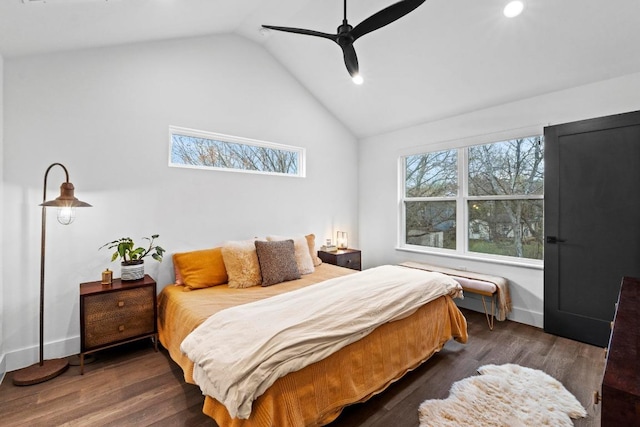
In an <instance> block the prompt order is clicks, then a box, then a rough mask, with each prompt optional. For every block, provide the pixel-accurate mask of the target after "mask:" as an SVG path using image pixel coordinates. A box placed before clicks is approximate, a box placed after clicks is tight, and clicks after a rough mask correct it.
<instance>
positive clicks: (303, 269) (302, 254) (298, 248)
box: [267, 236, 315, 274]
mask: <svg viewBox="0 0 640 427" xmlns="http://www.w3.org/2000/svg"><path fill="white" fill-rule="evenodd" d="M289 239H291V240H293V247H294V250H295V255H296V264H298V271H299V272H300V274H309V273H313V272H314V271H315V267H314V266H313V259H312V258H311V254H310V253H309V245H308V244H307V238H306V237H304V236H295V237H285V236H267V240H268V241H278V240H289Z"/></svg>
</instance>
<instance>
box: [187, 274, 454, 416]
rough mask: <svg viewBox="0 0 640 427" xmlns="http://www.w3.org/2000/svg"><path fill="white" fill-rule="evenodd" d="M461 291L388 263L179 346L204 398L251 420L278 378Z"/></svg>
mask: <svg viewBox="0 0 640 427" xmlns="http://www.w3.org/2000/svg"><path fill="white" fill-rule="evenodd" d="M275 286H277V285H275ZM460 292H461V287H460V285H459V284H458V283H457V282H456V281H455V280H453V279H452V278H450V277H448V276H446V275H444V274H440V273H434V272H427V271H422V270H416V269H412V268H406V267H401V266H396V265H385V266H381V267H376V268H371V269H368V270H365V271H362V272H360V273H356V274H351V275H347V276H342V277H337V278H335V279H330V280H327V281H324V282H321V283H317V284H315V285H312V286H308V287H306V288H302V289H298V290H296V291H292V292H287V293H285V294H281V295H277V296H274V297H271V298H267V299H264V300H260V301H256V302H252V303H248V304H244V305H239V306H236V307H231V308H228V309H225V310H222V311H220V312H218V313H216V314H214V315H212V316H211V317H210V318H209V319H207V320H206V321H204V322H203V323H202V324H201V325H200V326H198V327H197V328H196V329H195V330H194V331H193V332H191V334H189V335H188V336H187V337H186V338H185V339H184V341H183V342H182V344H181V347H180V348H181V350H182V352H183V353H185V354H186V355H187V356H188V357H189V359H191V361H192V362H193V363H194V370H193V378H194V380H195V381H196V383H197V384H198V385H199V386H200V389H201V390H202V392H203V393H204V394H206V395H209V396H212V397H214V398H215V399H216V400H218V401H219V402H221V403H223V404H224V405H225V406H226V407H227V410H228V411H229V414H230V415H231V416H232V417H238V418H248V417H249V415H250V414H251V405H252V402H253V400H255V399H256V398H257V397H258V396H260V395H261V394H262V393H264V391H265V390H266V389H267V388H269V387H270V386H271V385H272V384H273V383H274V382H275V381H276V380H277V379H278V378H280V377H282V376H284V375H286V374H288V373H290V372H295V371H298V370H300V369H302V368H304V367H305V366H307V365H310V364H311V363H314V362H317V361H319V360H322V359H324V358H325V357H327V356H329V355H331V354H332V353H334V352H336V351H338V350H339V349H341V348H343V347H345V346H347V345H348V344H350V343H352V342H355V341H357V340H359V339H361V338H362V337H364V336H366V335H367V334H369V333H370V332H371V331H373V330H374V329H375V328H376V327H378V326H380V325H381V324H384V323H386V322H389V321H391V320H395V319H399V318H402V317H404V316H407V315H409V314H411V313H412V312H414V311H415V310H416V309H418V308H419V307H420V306H422V305H424V304H426V303H427V302H429V301H432V300H434V299H436V298H438V297H440V296H443V295H451V296H459V295H460Z"/></svg>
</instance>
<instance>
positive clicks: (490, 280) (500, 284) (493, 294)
mask: <svg viewBox="0 0 640 427" xmlns="http://www.w3.org/2000/svg"><path fill="white" fill-rule="evenodd" d="M401 265H405V266H407V267H412V268H419V269H422V270H427V271H435V272H438V273H443V274H446V275H447V276H450V277H452V278H453V279H455V280H456V281H457V282H458V283H460V286H462V290H463V292H469V293H473V294H477V295H480V298H481V299H482V306H483V307H484V315H485V317H486V319H487V325H488V326H489V329H490V330H493V325H494V320H495V318H496V317H498V320H504V319H506V315H507V313H508V311H510V310H511V301H510V298H509V294H508V292H509V290H508V281H507V279H505V278H504V277H499V276H490V275H487V274H481V273H474V272H470V271H466V270H454V269H452V268H447V267H442V266H438V265H431V264H422V263H418V262H403V263H402V264H401ZM501 289H502V292H501ZM485 297H488V298H490V299H491V311H489V310H488V309H487V302H486V301H485ZM501 297H502V299H503V303H502V304H500V307H503V312H500V308H499V307H498V302H499V301H498V300H499V298H501Z"/></svg>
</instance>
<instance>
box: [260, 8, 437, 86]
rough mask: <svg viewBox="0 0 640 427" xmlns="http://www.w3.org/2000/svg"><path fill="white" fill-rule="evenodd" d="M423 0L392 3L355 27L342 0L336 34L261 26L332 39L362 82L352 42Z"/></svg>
mask: <svg viewBox="0 0 640 427" xmlns="http://www.w3.org/2000/svg"><path fill="white" fill-rule="evenodd" d="M424 2H425V0H401V1H399V2H397V3H394V4H392V5H391V6H389V7H386V8H384V9H382V10H381V11H379V12H377V13H374V14H373V15H371V16H370V17H368V18H367V19H365V20H364V21H362V22H361V23H359V24H358V25H356V26H355V27H352V26H351V25H349V23H348V22H347V0H344V19H343V20H342V25H340V26H339V27H338V31H337V33H336V34H329V33H323V32H320V31H314V30H306V29H304V28H291V27H275V26H273V25H263V26H262V27H263V28H268V29H271V30H277V31H286V32H289V33H296V34H304V35H307V36H315V37H323V38H325V39H329V40H333V41H334V42H336V43H337V44H338V46H340V48H342V54H343V56H344V63H345V65H346V66H347V71H349V74H350V75H351V77H352V78H353V81H354V82H355V83H358V84H360V83H362V81H363V79H362V77H361V76H360V73H359V67H358V57H357V56H356V51H355V49H354V47H353V42H355V41H356V40H358V39H359V38H360V37H362V36H364V35H365V34H369V33H370V32H372V31H375V30H377V29H379V28H382V27H384V26H385V25H389V24H390V23H392V22H393V21H396V20H398V19H400V18H402V17H403V16H404V15H406V14H408V13H409V12H411V11H413V10H414V9H416V8H417V7H418V6H420V5H421V4H422V3H424Z"/></svg>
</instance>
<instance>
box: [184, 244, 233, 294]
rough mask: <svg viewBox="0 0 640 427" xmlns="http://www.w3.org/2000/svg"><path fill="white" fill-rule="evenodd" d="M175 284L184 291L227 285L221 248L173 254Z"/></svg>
mask: <svg viewBox="0 0 640 427" xmlns="http://www.w3.org/2000/svg"><path fill="white" fill-rule="evenodd" d="M173 267H174V270H175V272H176V284H178V285H184V286H185V290H192V289H201V288H207V287H210V286H216V285H222V284H224V283H227V270H226V269H225V267H224V261H223V260H222V248H213V249H203V250H198V251H191V252H182V253H176V254H173Z"/></svg>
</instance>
